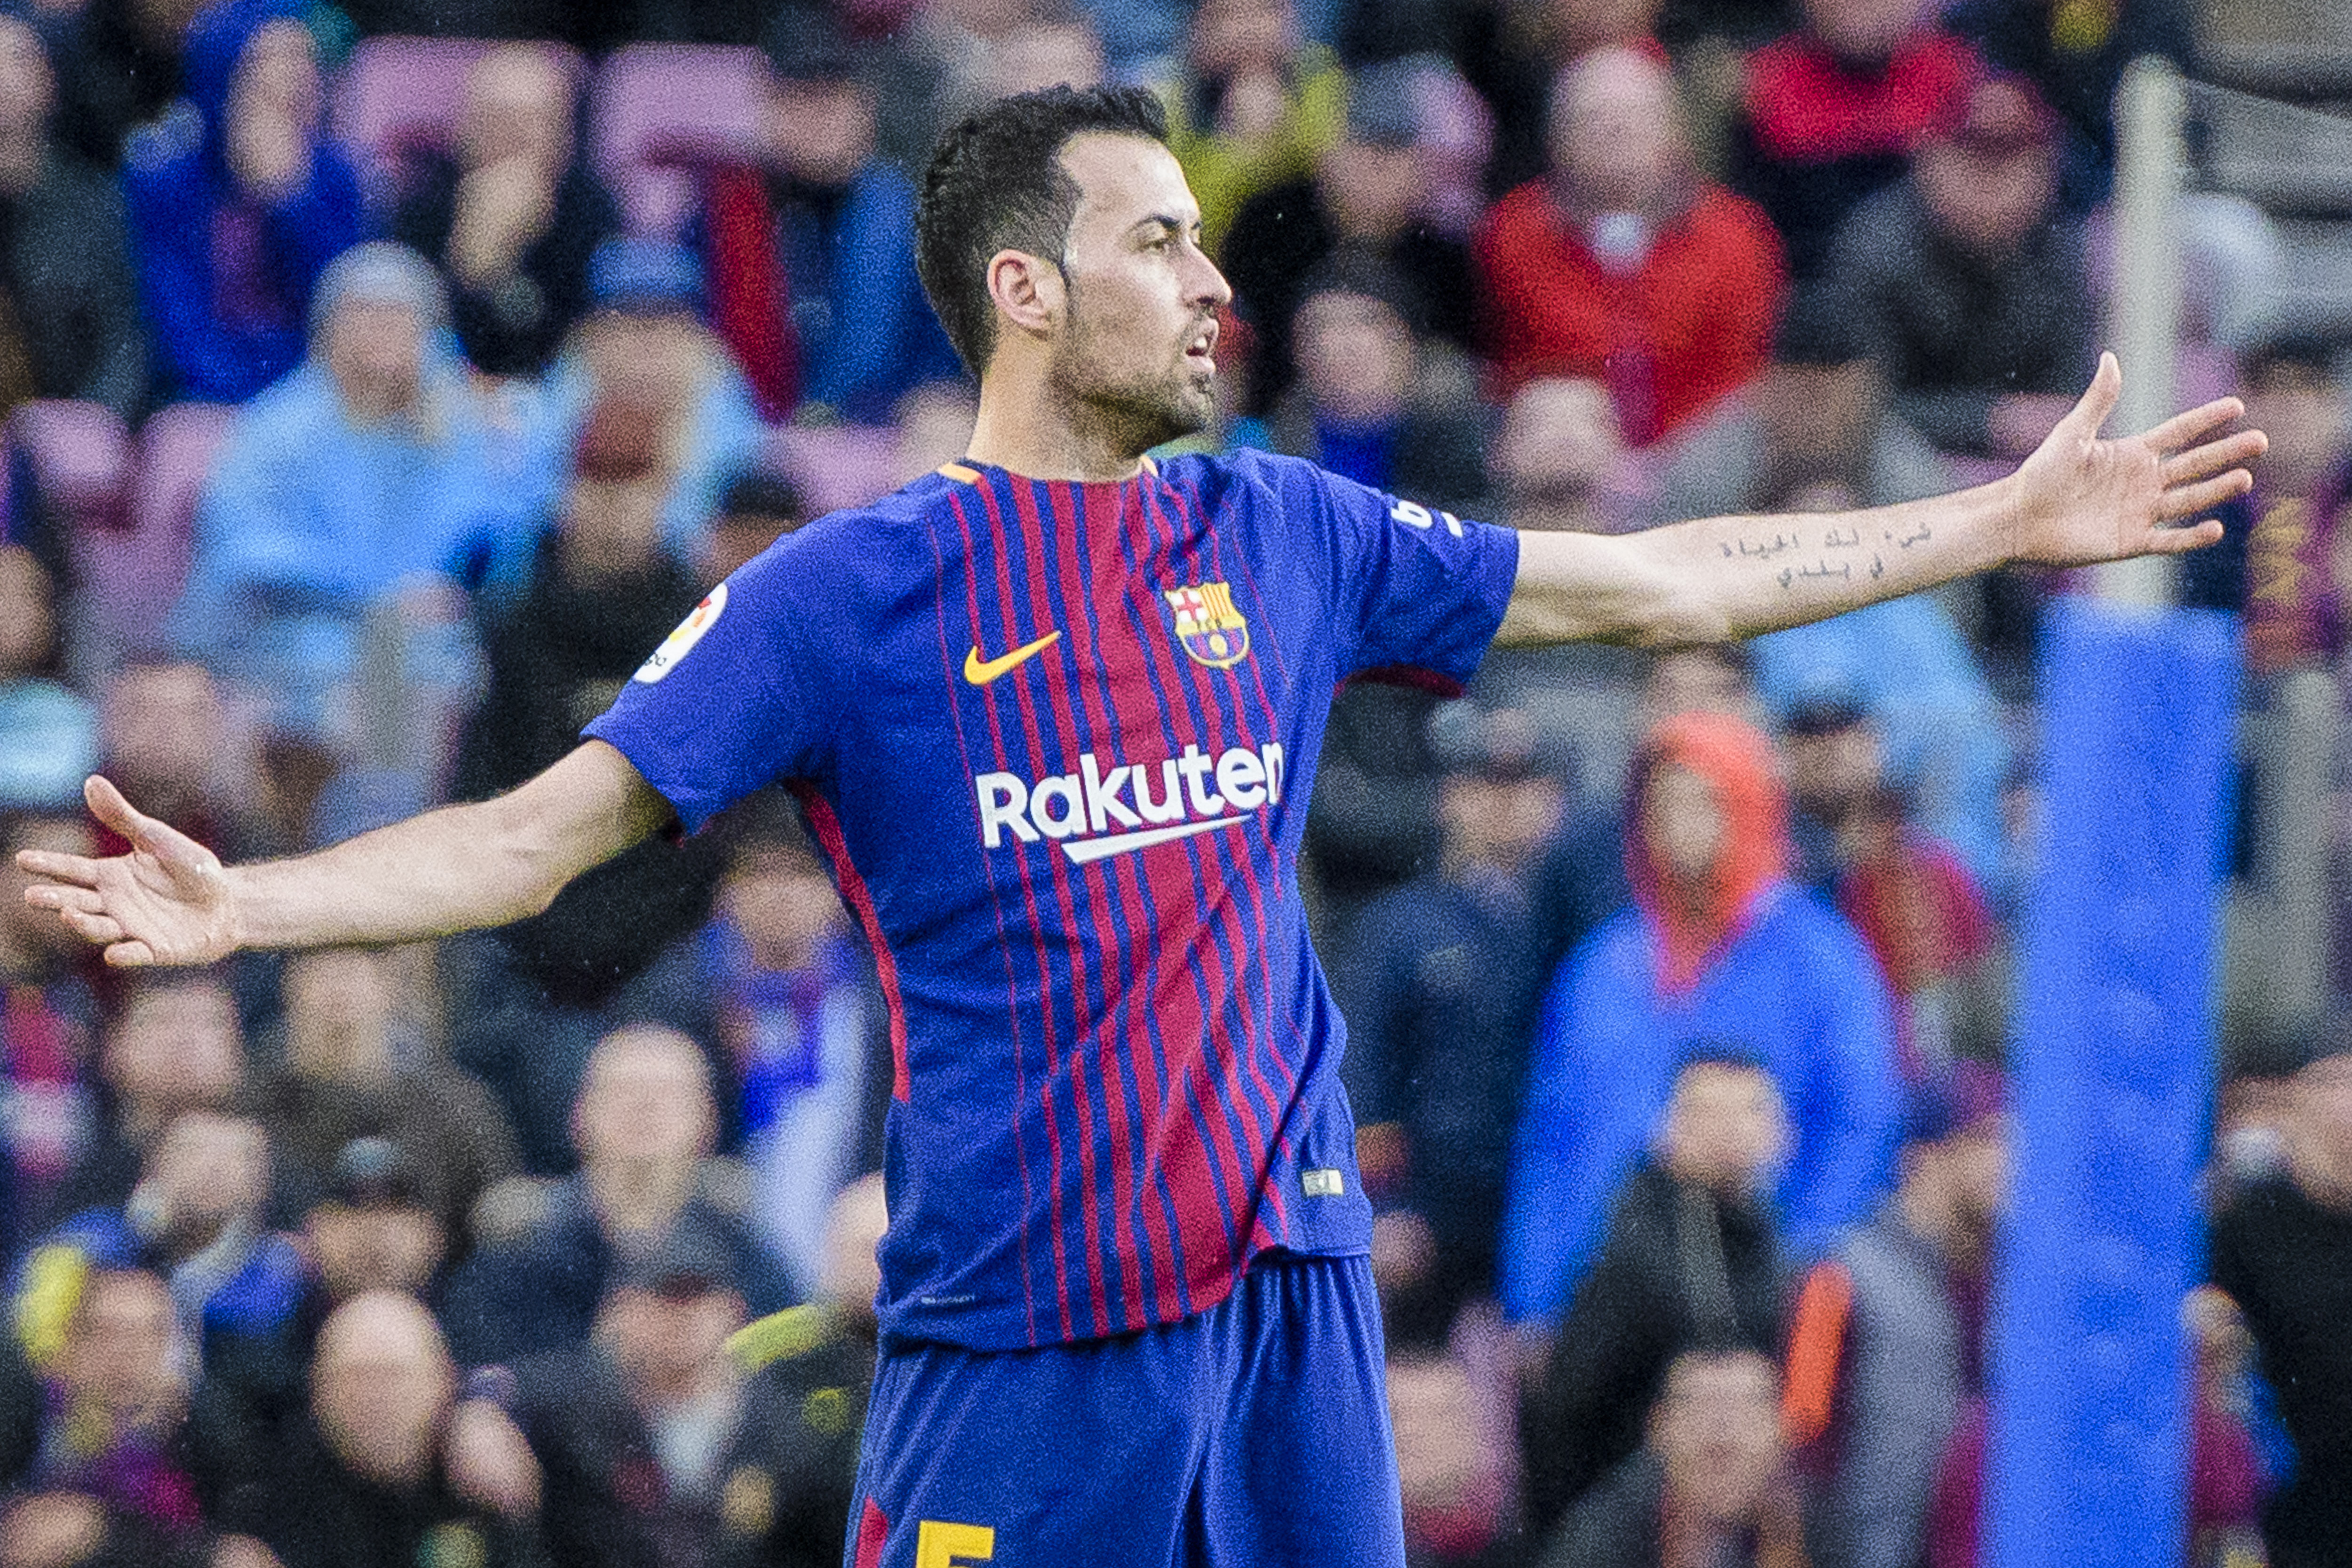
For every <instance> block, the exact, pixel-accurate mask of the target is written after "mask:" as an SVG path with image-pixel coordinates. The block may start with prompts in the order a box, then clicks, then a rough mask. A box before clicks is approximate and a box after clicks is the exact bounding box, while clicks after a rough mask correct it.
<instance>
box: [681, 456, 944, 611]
mask: <svg viewBox="0 0 2352 1568" xmlns="http://www.w3.org/2000/svg"><path fill="white" fill-rule="evenodd" d="M967 430H969V426H967ZM923 471H924V472H926V473H928V472H929V468H926V469H925V470H923ZM811 515H812V513H811V510H810V508H809V504H808V502H807V501H806V500H803V499H802V496H801V491H800V487H799V486H798V485H795V484H793V481H792V480H790V479H786V478H785V477H784V476H783V475H782V474H776V473H771V472H769V471H767V470H766V469H762V468H754V469H752V470H751V471H750V472H748V473H745V474H741V475H739V476H737V477H736V478H735V479H732V480H730V482H729V483H728V486H727V489H725V490H724V491H722V492H721V493H720V495H719V514H718V515H717V516H716V517H714V518H712V519H711V520H710V533H709V538H708V539H707V540H706V541H705V542H704V545H703V552H702V559H701V561H700V563H698V564H699V566H700V571H699V572H698V576H699V577H700V578H701V581H702V585H703V586H704V587H706V588H708V587H710V586H712V585H714V584H719V583H721V582H724V581H725V580H726V579H727V577H728V576H729V575H730V574H732V573H733V572H734V571H735V569H736V568H737V567H739V566H740V565H742V564H743V563H745V562H747V561H749V560H751V558H752V557H753V556H755V555H757V554H759V553H760V552H761V551H762V550H765V549H766V548H768V546H770V545H771V544H773V543H774V542H776V541H777V540H779V539H782V537H783V536H784V535H785V534H787V533H790V532H792V531H793V530H794V529H796V528H798V527H800V526H801V524H803V523H804V522H806V521H809V518H810V516H811Z"/></svg>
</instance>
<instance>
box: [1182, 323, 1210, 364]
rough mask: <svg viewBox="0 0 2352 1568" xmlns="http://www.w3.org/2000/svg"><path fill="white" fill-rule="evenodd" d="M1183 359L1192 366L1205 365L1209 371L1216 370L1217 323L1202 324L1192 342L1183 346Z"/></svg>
mask: <svg viewBox="0 0 2352 1568" xmlns="http://www.w3.org/2000/svg"><path fill="white" fill-rule="evenodd" d="M1184 357H1185V358H1186V359H1188V360H1191V361H1192V363H1194V364H1200V365H1206V366H1207V367H1209V368H1210V369H1211V370H1214V369H1215V368H1216V366H1217V323H1216V322H1215V321H1208V322H1206V323H1204V324H1203V325H1202V328H1201V330H1200V331H1198V332H1196V333H1195V334H1193V337H1192V342H1189V343H1187V344H1185V345H1184Z"/></svg>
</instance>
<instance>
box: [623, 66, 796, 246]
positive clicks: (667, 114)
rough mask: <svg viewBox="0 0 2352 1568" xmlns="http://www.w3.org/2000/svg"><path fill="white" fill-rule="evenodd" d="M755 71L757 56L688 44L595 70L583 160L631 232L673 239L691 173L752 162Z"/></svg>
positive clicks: (690, 199) (689, 207) (690, 191)
mask: <svg viewBox="0 0 2352 1568" xmlns="http://www.w3.org/2000/svg"><path fill="white" fill-rule="evenodd" d="M765 71H766V65H765V62H764V61H763V60H762V59H761V55H760V51H758V50H757V49H750V48H735V47H719V46H701V45H693V44H631V45H629V46H628V47H625V48H622V49H616V50H614V53H613V55H612V58H609V59H608V60H606V61H605V62H604V69H603V70H602V71H601V72H599V73H598V75H597V79H596V105H595V118H594V130H593V132H592V135H591V140H590V155H591V156H592V158H593V160H594V162H595V165H596V170H597V172H598V173H599V174H603V175H604V182H605V184H609V185H610V186H612V187H613V191H614V195H617V196H618V197H619V198H620V203H621V211H622V215H623V216H624V218H625V221H626V222H627V224H628V226H629V228H630V229H631V231H632V232H634V233H637V234H644V235H654V236H658V237H676V236H677V234H679V233H680V232H681V231H682V230H683V229H684V228H685V226H686V223H687V219H688V216H690V215H691V214H692V211H693V207H694V201H695V191H694V179H693V174H692V172H691V171H692V170H693V169H694V167H695V166H697V165H698V164H703V163H715V162H723V161H733V160H740V159H745V158H749V157H751V156H752V155H753V154H754V153H755V152H756V151H757V147H758V141H759V104H760V101H761V96H762V89H763V81H764V73H765Z"/></svg>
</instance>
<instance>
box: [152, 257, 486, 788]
mask: <svg viewBox="0 0 2352 1568" xmlns="http://www.w3.org/2000/svg"><path fill="white" fill-rule="evenodd" d="M444 318H445V309H444V300H443V298H442V293H441V286H440V281H439V279H437V278H436V276H435V275H434V272H433V269H432V268H431V267H430V266H428V265H427V264H426V263H425V260H424V258H421V257H419V256H418V255H416V253H415V252H414V251H412V250H409V249H407V248H406V247H402V246H395V245H391V244H388V243H385V244H372V245H367V246H362V247H359V248H357V249H355V250H352V251H351V252H349V253H347V254H346V255H344V256H342V257H341V258H338V259H337V260H336V261H335V263H334V264H333V265H332V266H331V267H330V268H328V269H327V270H326V272H325V273H324V274H323V275H322V276H321V277H320V279H319V288H318V293H317V300H316V309H315V311H314V321H313V325H312V333H311V338H312V342H311V349H310V358H309V359H308V360H307V361H306V362H305V363H303V364H302V365H301V366H300V368H299V369H297V370H295V371H294V372H293V374H290V375H289V376H287V377H286V378H285V379H284V380H283V381H280V382H278V384H276V385H275V386H272V387H271V388H269V390H268V391H267V392H265V393H263V394H262V395H260V396H259V397H257V398H256V399H254V400H253V402H252V403H251V404H249V405H247V407H245V408H244V409H243V410H241V411H240V412H239V413H238V415H237V418H236V424H235V425H234V426H231V427H230V430H229V434H228V437H227V439H226V442H225V443H224V444H223V446H222V448H221V451H220V454H219V456H218V457H217V458H215V461H214V464H213V469H212V473H211V475H210V477H209V478H208V479H206V481H205V489H204V493H203V496H202V498H201V499H200V500H199V501H198V503H197V508H196V544H195V556H194V563H193V564H192V566H191V568H190V571H189V581H188V586H187V589H186V592H185V594H184V595H183V596H182V599H181V602H180V605H179V607H178V609H177V611H176V612H175V614H174V628H175V631H176V633H177V635H178V637H179V638H180V639H181V641H182V643H183V645H184V647H186V648H187V649H188V650H189V651H190V652H192V653H194V654H195V655H197V656H198V657H200V658H203V659H204V660H205V662H206V663H207V664H209V665H211V666H212V667H213V668H215V670H217V671H219V672H220V673H221V674H222V676H223V678H224V679H226V681H227V682H228V683H229V684H230V685H231V686H232V688H233V689H236V690H237V691H238V692H239V693H241V694H243V695H244V696H246V697H247V699H248V700H251V701H253V702H256V703H257V704H259V705H260V706H261V708H262V710H263V713H264V721H265V724H266V725H267V726H268V728H269V729H271V730H273V731H279V732H284V733H288V734H292V735H298V736H300V737H302V738H304V739H306V740H309V741H311V742H315V743H317V744H319V745H320V746H322V747H323V748H325V749H326V750H327V751H328V752H330V753H331V754H334V755H338V756H341V757H346V758H349V757H355V756H357V755H359V754H361V752H362V750H363V749H364V748H366V747H367V746H368V745H369V743H370V742H372V741H373V742H375V743H376V744H377V745H378V746H379V747H380V746H381V741H382V738H381V737H372V736H370V735H368V734H366V733H364V732H363V731H362V722H363V719H364V717H365V710H364V709H363V708H362V703H361V700H360V697H359V690H360V688H361V686H362V683H363V682H366V681H369V680H378V681H380V680H382V679H383V676H384V673H385V672H384V671H383V670H380V669H375V668H369V667H367V666H366V665H364V664H363V660H365V659H367V658H383V657H385V656H383V655H382V654H380V653H378V654H373V655H372V654H371V653H370V652H369V649H370V647H371V645H372V642H373V639H374V637H375V632H374V627H375V626H377V625H378V624H380V623H383V622H387V621H388V622H389V623H390V625H391V626H394V627H395V628H397V630H396V635H395V636H394V637H393V638H392V639H391V640H392V641H393V643H394V647H395V649H396V655H395V657H396V658H397V660H398V669H397V674H396V683H397V684H396V687H395V689H397V690H398V691H400V692H401V693H402V695H403V698H404V702H405V704H406V705H407V706H409V708H410V709H411V710H412V711H410V712H409V713H405V714H404V715H402V721H401V722H400V724H399V728H400V730H401V731H402V744H401V745H400V746H399V747H398V748H397V750H398V752H399V753H400V754H402V755H404V756H411V757H415V758H417V759H418V760H417V762H416V763H415V765H416V766H417V767H418V768H419V769H420V770H421V771H423V773H425V775H426V782H427V784H428V786H429V785H430V784H435V783H437V782H438V778H437V775H438V773H439V770H440V767H441V766H442V765H443V763H442V759H443V758H444V757H446V752H447V749H448V746H449V744H450V742H452V741H454V738H455V737H454V734H453V733H451V732H450V726H452V725H453V724H454V722H455V720H456V715H457V711H458V710H460V708H461V706H462V705H463V704H464V703H466V702H467V701H468V700H470V697H471V690H472V685H473V683H474V681H475V680H476V679H478V653H477V652H476V650H475V647H474V639H473V634H472V630H471V627H470V626H469V624H468V622H467V616H466V607H465V604H464V601H463V598H462V596H461V595H460V594H459V592H458V589H459V585H460V584H465V583H467V582H478V581H480V580H481V579H482V578H483V576H484V575H485V574H487V573H488V571H489V570H490V566H491V563H493V562H494V561H495V560H497V559H499V558H500V556H501V555H502V553H508V552H511V551H512V549H513V546H512V545H511V543H510V542H509V541H510V537H511V535H512V534H513V533H514V532H515V531H516V528H515V523H514V521H513V519H512V513H511V511H510V510H509V508H510V502H509V500H508V492H509V490H510V489H511V488H512V487H511V486H510V485H509V484H508V483H507V482H506V481H505V479H504V478H503V475H502V472H501V470H500V468H499V459H498V458H497V457H496V456H495V454H494V452H493V447H492V440H491V436H490V432H489V429H488V426H487V425H486V423H485V422H484V420H483V418H482V416H481V412H480V409H479V407H478V404H477V402H476V400H475V398H474V395H473V394H472V392H471V390H470V389H469V388H468V387H467V385H466V384H465V381H464V377H463V373H462V369H461V367H459V366H458V365H457V363H454V362H453V361H452V360H451V359H449V358H448V357H447V356H446V353H445V352H444V350H443V348H442V346H441V345H442V342H443V336H442V327H443V324H444ZM378 722H379V723H381V722H382V721H378Z"/></svg>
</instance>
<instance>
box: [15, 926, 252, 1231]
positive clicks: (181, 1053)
mask: <svg viewBox="0 0 2352 1568" xmlns="http://www.w3.org/2000/svg"><path fill="white" fill-rule="evenodd" d="M246 1077H247V1068H246V1058H245V1032H244V1029H243V1028H242V1026H240V1024H239V1021H238V1018H237V1011H236V998H235V997H234V996H233V995H231V994H230V992H229V988H228V984H227V983H226V980H225V979H224V978H223V977H222V975H221V974H219V973H216V972H215V971H211V970H194V971H188V972H173V973H158V974H154V975H142V976H140V977H138V979H136V980H135V981H134V982H133V983H132V984H131V985H130V986H129V987H128V988H127V990H126V991H125V992H124V993H123V994H121V995H120V997H119V998H118V999H117V1001H116V1003H115V1005H114V1009H113V1014H112V1017H111V1020H110V1023H109V1024H108V1026H107V1029H106V1037H105V1040H104V1042H103V1044H102V1045H101V1046H100V1048H99V1057H98V1094H99V1101H98V1110H99V1114H98V1115H97V1117H96V1118H94V1120H93V1123H92V1127H91V1132H90V1137H89V1141H88V1142H86V1143H85V1144H84V1145H83V1147H82V1149H81V1151H80V1152H79V1154H78V1155H77V1156H76V1158H75V1161H74V1163H73V1167H72V1169H71V1170H69V1171H68V1172H67V1173H66V1174H65V1176H64V1179H63V1180H62V1181H61V1182H60V1184H58V1189H57V1191H56V1193H55V1194H54V1195H53V1196H52V1197H50V1198H49V1200H48V1202H47V1207H46V1211H44V1210H39V1209H28V1208H27V1206H26V1198H27V1197H28V1196H29V1195H30V1194H19V1195H18V1198H17V1213H18V1214H19V1215H23V1216H24V1217H25V1218H26V1219H30V1220H34V1221H36V1222H37V1221H38V1220H40V1218H41V1217H42V1215H43V1213H44V1212H46V1213H47V1215H53V1216H56V1217H60V1218H61V1217H63V1216H65V1215H75V1214H79V1213H81V1212H82V1211H83V1210H85V1209H91V1208H119V1207H121V1205H123V1204H124V1203H126V1202H128V1201H129V1200H130V1197H131V1190H132V1189H133V1188H135V1187H137V1186H138V1184H139V1176H140V1173H141V1171H142V1170H143V1169H144V1168H145V1166H146V1164H147V1162H148V1160H149V1158H150V1156H151V1155H152V1152H153V1151H154V1148H155V1145H156V1143H157V1142H158V1141H159V1140H160V1139H162V1137H163V1132H164V1130H165V1129H166V1128H168V1127H170V1126H171V1125H172V1123H173V1121H177V1120H178V1119H179V1118H180V1116H181V1115H182V1114H183V1113H184V1112H186V1111H190V1110H214V1111H227V1110H232V1109H234V1108H235V1106H236V1103H237V1102H238V1100H239V1099H240V1097H241V1096H242V1094H243V1092H244V1089H245V1086H246Z"/></svg>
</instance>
